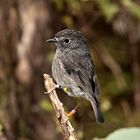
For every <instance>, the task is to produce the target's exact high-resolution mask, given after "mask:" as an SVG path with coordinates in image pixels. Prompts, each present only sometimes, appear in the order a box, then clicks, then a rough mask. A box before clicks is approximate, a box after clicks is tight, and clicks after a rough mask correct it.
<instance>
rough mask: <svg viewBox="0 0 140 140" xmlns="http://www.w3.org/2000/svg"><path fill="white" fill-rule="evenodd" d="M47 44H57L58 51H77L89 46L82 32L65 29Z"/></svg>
mask: <svg viewBox="0 0 140 140" xmlns="http://www.w3.org/2000/svg"><path fill="white" fill-rule="evenodd" d="M46 42H52V43H55V45H56V46H57V49H61V50H64V49H67V50H69V49H77V48H81V47H82V46H85V45H84V44H87V43H86V42H87V41H86V39H85V37H84V35H83V34H82V33H81V32H80V31H76V30H73V29H71V30H70V29H65V30H62V31H60V32H58V33H56V34H55V37H54V38H52V39H48V40H46Z"/></svg>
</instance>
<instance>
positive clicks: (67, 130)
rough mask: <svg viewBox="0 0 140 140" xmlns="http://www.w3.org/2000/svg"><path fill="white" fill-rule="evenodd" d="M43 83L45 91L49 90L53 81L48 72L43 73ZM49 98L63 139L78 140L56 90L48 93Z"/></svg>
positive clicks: (52, 85)
mask: <svg viewBox="0 0 140 140" xmlns="http://www.w3.org/2000/svg"><path fill="white" fill-rule="evenodd" d="M43 76H44V84H45V88H46V90H47V91H51V89H52V88H53V87H54V85H55V84H54V82H53V80H52V78H51V77H50V76H49V75H48V74H44V75H43ZM49 97H50V100H51V102H52V104H53V107H54V110H55V113H56V117H57V119H58V121H59V123H60V125H61V128H62V130H63V135H64V137H65V140H78V138H77V136H76V134H75V132H74V128H73V127H72V125H71V123H70V121H69V119H68V117H67V115H66V113H65V111H64V108H63V104H62V103H61V102H60V100H59V99H58V96H57V94H56V91H55V90H53V91H52V92H51V93H49Z"/></svg>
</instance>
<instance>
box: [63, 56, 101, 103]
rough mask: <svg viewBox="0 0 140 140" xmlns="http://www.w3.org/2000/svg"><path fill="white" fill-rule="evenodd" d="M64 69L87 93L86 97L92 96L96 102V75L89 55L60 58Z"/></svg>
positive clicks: (97, 86)
mask: <svg viewBox="0 0 140 140" xmlns="http://www.w3.org/2000/svg"><path fill="white" fill-rule="evenodd" d="M61 62H62V64H63V66H64V69H65V71H66V72H67V73H68V74H69V75H70V77H71V78H72V79H73V80H74V81H75V82H76V83H77V86H79V87H80V88H81V89H82V90H83V91H84V92H86V93H87V95H88V98H89V99H90V98H92V99H94V100H95V102H96V103H97V104H98V103H99V99H98V93H99V84H98V79H97V76H96V74H95V72H94V68H93V67H94V66H93V62H92V59H91V57H90V56H89V55H86V56H85V57H78V56H76V57H73V58H72V59H70V57H67V58H66V59H62V60H61Z"/></svg>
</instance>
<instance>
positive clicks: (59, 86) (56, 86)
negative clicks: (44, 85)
mask: <svg viewBox="0 0 140 140" xmlns="http://www.w3.org/2000/svg"><path fill="white" fill-rule="evenodd" d="M56 88H58V89H60V88H61V85H54V87H53V88H52V89H50V90H49V91H47V92H46V91H45V92H44V93H45V94H49V93H51V92H52V91H53V90H55V89H56Z"/></svg>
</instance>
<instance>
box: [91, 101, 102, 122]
mask: <svg viewBox="0 0 140 140" xmlns="http://www.w3.org/2000/svg"><path fill="white" fill-rule="evenodd" d="M90 102H91V104H92V108H93V110H94V114H95V118H96V120H97V122H98V123H104V117H103V115H102V112H101V110H100V107H99V106H98V105H97V103H96V102H95V101H94V99H91V100H90Z"/></svg>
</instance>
